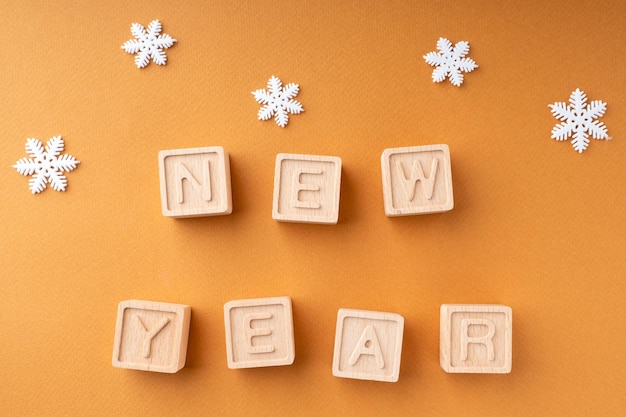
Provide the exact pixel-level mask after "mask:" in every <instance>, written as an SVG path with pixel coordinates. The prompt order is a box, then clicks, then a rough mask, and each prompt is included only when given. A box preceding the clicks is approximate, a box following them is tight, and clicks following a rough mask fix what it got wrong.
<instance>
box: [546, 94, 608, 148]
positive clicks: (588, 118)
mask: <svg viewBox="0 0 626 417" xmlns="http://www.w3.org/2000/svg"><path fill="white" fill-rule="evenodd" d="M569 103H570V105H569V106H568V105H567V103H565V102H556V103H554V104H548V107H550V109H552V115H553V116H554V117H556V118H557V119H559V120H561V123H559V124H557V125H556V126H554V128H552V138H553V139H556V140H566V139H567V138H569V137H573V139H572V146H573V147H574V149H575V150H577V151H578V152H579V153H582V151H584V150H585V149H587V146H589V134H591V137H593V138H594V139H610V138H609V135H608V134H607V130H606V126H605V125H604V123H602V122H599V121H597V120H594V119H597V118H599V117H601V116H602V115H603V114H604V112H605V111H606V103H604V102H602V101H600V100H594V101H592V102H591V103H590V104H587V95H586V94H585V93H584V92H583V91H580V90H579V89H578V88H577V89H576V91H574V92H573V93H572V95H570V97H569Z"/></svg>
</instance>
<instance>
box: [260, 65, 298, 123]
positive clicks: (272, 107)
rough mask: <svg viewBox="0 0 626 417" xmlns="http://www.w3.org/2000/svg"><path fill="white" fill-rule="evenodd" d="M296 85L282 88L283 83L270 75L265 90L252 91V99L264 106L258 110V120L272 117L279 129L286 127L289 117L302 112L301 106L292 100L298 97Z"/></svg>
mask: <svg viewBox="0 0 626 417" xmlns="http://www.w3.org/2000/svg"><path fill="white" fill-rule="evenodd" d="M298 91H299V86H298V84H294V83H290V84H287V85H286V86H285V88H283V83H282V81H280V79H279V78H278V77H275V76H273V75H272V77H271V78H270V79H269V81H268V82H267V90H265V89H261V90H256V91H253V92H252V94H253V95H254V99H255V100H256V101H257V103H259V104H264V106H263V107H261V108H260V109H259V114H258V115H259V120H268V119H269V118H270V117H272V116H274V120H275V121H276V124H277V125H278V126H280V127H285V126H287V123H288V122H289V115H288V114H287V113H291V114H298V113H300V112H303V111H304V109H303V108H302V104H300V102H298V101H296V100H294V99H293V98H294V97H295V96H297V95H298Z"/></svg>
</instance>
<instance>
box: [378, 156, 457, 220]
mask: <svg viewBox="0 0 626 417" xmlns="http://www.w3.org/2000/svg"><path fill="white" fill-rule="evenodd" d="M381 167H382V177H383V198H384V204H385V214H386V215H387V216H389V217H394V216H410V215H414V214H426V213H439V212H444V211H448V210H452V208H453V207H454V197H453V194H452V169H451V166H450V150H449V149H448V145H427V146H411V147H406V148H392V149H385V150H384V152H383V154H382V156H381Z"/></svg>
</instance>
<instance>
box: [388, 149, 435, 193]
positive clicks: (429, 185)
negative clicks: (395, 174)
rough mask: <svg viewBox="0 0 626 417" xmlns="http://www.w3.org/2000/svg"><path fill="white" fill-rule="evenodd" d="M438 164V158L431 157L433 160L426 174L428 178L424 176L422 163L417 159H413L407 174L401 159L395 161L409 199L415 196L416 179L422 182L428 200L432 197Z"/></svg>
mask: <svg viewBox="0 0 626 417" xmlns="http://www.w3.org/2000/svg"><path fill="white" fill-rule="evenodd" d="M438 165H439V160H438V159H437V158H433V161H432V162H431V164H430V175H429V176H428V178H426V176H424V170H423V169H422V164H421V163H420V161H419V159H416V160H415V161H413V166H412V167H411V172H410V175H409V176H407V175H406V174H405V170H404V165H403V164H402V161H398V162H397V164H396V166H397V167H398V171H400V175H401V176H402V178H403V179H404V181H403V183H404V187H405V190H406V194H407V197H408V199H409V201H413V199H414V198H415V188H416V186H417V181H420V182H421V183H422V187H424V193H425V195H426V199H427V200H430V199H431V198H433V192H434V190H435V179H436V177H437V166H438Z"/></svg>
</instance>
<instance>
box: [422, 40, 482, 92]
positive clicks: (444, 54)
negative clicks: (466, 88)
mask: <svg viewBox="0 0 626 417" xmlns="http://www.w3.org/2000/svg"><path fill="white" fill-rule="evenodd" d="M469 48H470V46H469V43H468V42H466V41H461V42H457V44H456V45H454V48H453V47H452V42H450V41H449V40H448V39H446V38H439V40H438V41H437V50H439V52H429V53H427V54H426V55H424V60H425V61H426V62H427V63H428V64H429V65H431V66H433V67H437V68H435V69H434V70H433V81H434V82H436V83H440V82H442V81H443V80H445V79H446V77H448V78H450V82H451V83H452V84H454V85H456V86H457V87H460V86H461V84H463V73H464V72H471V71H474V70H475V69H476V68H478V65H477V64H476V62H474V60H473V59H471V58H466V57H465V55H467V53H468V52H469Z"/></svg>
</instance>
